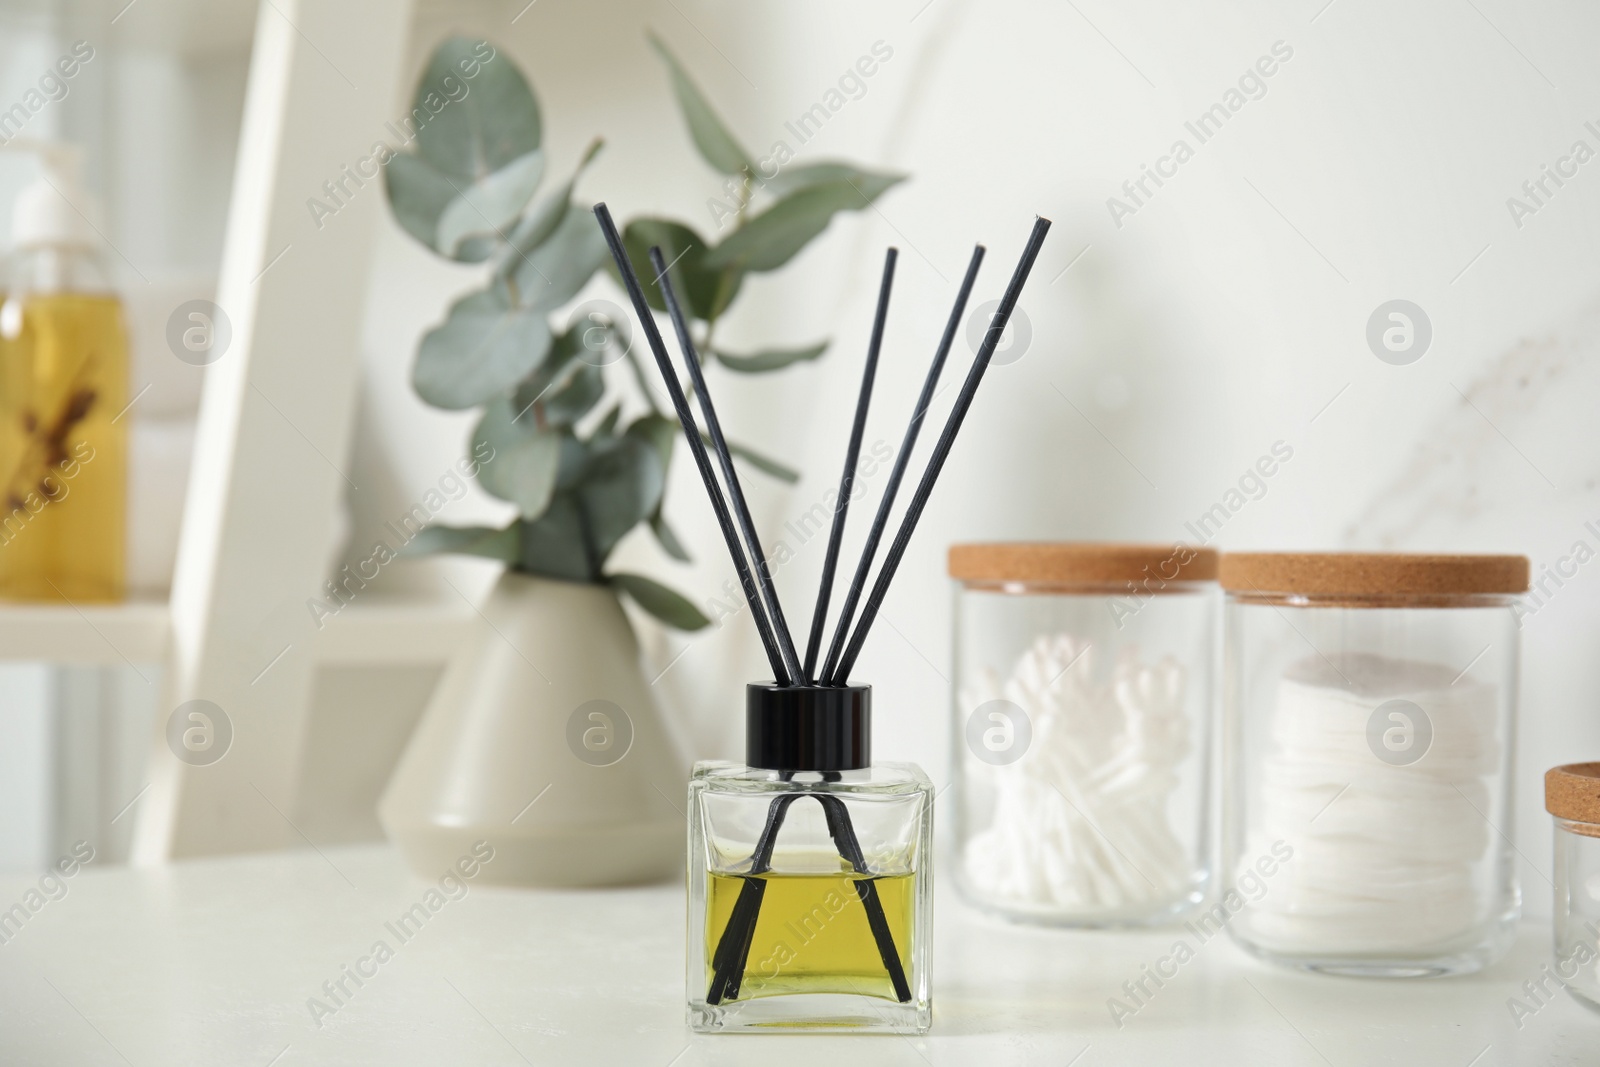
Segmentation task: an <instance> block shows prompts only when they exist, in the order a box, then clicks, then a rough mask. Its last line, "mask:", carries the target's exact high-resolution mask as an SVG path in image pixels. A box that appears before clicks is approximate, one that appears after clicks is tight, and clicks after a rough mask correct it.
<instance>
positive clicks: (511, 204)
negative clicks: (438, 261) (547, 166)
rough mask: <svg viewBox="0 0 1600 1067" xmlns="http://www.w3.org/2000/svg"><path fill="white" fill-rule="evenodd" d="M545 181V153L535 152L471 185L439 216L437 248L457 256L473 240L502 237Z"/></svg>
mask: <svg viewBox="0 0 1600 1067" xmlns="http://www.w3.org/2000/svg"><path fill="white" fill-rule="evenodd" d="M543 177H544V153H543V152H541V151H540V150H538V149H537V148H536V149H534V150H533V151H532V152H529V153H528V154H527V155H524V156H519V157H518V158H516V159H514V160H512V161H511V162H510V163H507V164H506V165H505V166H503V167H501V168H500V169H499V170H497V171H494V172H493V173H491V174H488V175H485V176H484V177H482V178H479V179H478V180H477V181H475V182H473V183H472V184H471V185H467V186H462V187H460V191H459V192H458V193H457V194H456V196H455V198H454V199H453V200H451V201H450V203H449V205H448V206H446V207H445V209H444V214H442V215H440V216H439V237H438V241H437V244H436V247H438V248H439V249H441V250H442V251H444V252H445V253H446V254H447V255H455V253H456V249H457V247H458V246H459V245H460V244H461V242H462V241H464V240H466V239H467V238H469V237H478V236H483V235H496V236H498V235H499V234H501V233H502V232H503V231H504V230H505V227H506V226H507V225H508V224H509V223H511V222H512V221H513V220H514V219H516V218H517V216H519V215H521V214H522V209H523V208H525V207H527V206H528V201H529V200H530V199H532V198H533V192H534V190H535V189H537V188H539V181H540V179H542V178H543Z"/></svg>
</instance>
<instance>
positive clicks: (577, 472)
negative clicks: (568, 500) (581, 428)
mask: <svg viewBox="0 0 1600 1067" xmlns="http://www.w3.org/2000/svg"><path fill="white" fill-rule="evenodd" d="M588 465H589V446H588V444H587V443H585V442H583V441H580V440H578V438H577V435H575V434H573V433H572V432H571V430H570V429H569V430H568V431H567V432H566V433H563V434H562V435H561V461H560V463H559V465H558V466H557V469H556V492H558V493H562V492H565V491H567V490H568V489H571V488H573V487H574V486H576V485H577V484H578V483H579V482H580V481H582V480H583V471H584V468H585V467H587V466H588Z"/></svg>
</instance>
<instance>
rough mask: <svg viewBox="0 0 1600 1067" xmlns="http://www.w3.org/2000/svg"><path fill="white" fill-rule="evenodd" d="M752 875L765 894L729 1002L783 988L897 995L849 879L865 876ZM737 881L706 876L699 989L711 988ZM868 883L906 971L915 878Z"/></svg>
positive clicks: (788, 990) (907, 876)
mask: <svg viewBox="0 0 1600 1067" xmlns="http://www.w3.org/2000/svg"><path fill="white" fill-rule="evenodd" d="M756 877H757V878H759V879H760V880H761V881H763V882H765V883H766V891H765V893H764V894H763V896H762V898H761V911H760V912H759V915H758V917H757V919H756V928H755V935H754V936H753V937H752V938H751V940H750V954H749V956H748V957H747V959H746V960H745V970H744V975H743V978H742V979H741V982H740V986H739V995H738V998H737V999H739V1000H749V999H751V998H753V997H771V996H777V995H779V994H785V993H855V994H859V995H861V996H872V997H881V998H883V999H885V1000H890V1001H895V1000H897V999H898V998H897V997H896V996H895V991H894V985H893V983H892V982H891V981H890V978H889V974H888V971H887V970H886V969H885V968H884V965H883V958H882V957H881V956H880V955H879V954H878V944H877V942H876V941H875V940H874V939H873V937H872V930H871V928H870V927H869V926H868V924H867V912H866V908H865V906H863V905H862V903H861V897H860V896H859V895H858V893H857V891H856V883H858V882H861V881H865V880H868V878H867V876H865V875H860V874H856V873H854V872H850V871H841V872H839V873H837V874H831V873H811V874H782V873H777V872H769V873H767V874H761V875H757V876H756ZM745 880H746V879H745V877H744V876H742V875H736V874H717V873H710V874H708V875H707V876H706V881H707V893H708V895H709V899H708V901H707V904H706V957H705V958H706V960H707V966H706V978H705V985H704V986H703V987H702V989H709V988H710V986H711V980H712V976H713V974H714V968H713V967H712V966H711V964H710V961H711V960H712V959H713V958H714V956H715V955H716V951H717V946H718V945H719V944H720V943H721V941H722V933H723V930H724V929H725V928H726V927H727V925H728V920H729V919H730V918H732V916H733V908H734V903H735V902H736V901H737V900H738V899H739V894H740V892H741V891H742V890H743V889H744V884H745ZM870 880H871V881H872V882H874V883H876V885H877V887H878V899H879V900H880V901H881V902H882V904H883V912H884V919H885V921H886V923H887V925H888V928H889V933H890V935H891V936H892V937H893V938H894V946H895V951H896V953H897V954H898V955H899V957H900V966H901V967H902V968H903V969H904V971H905V973H907V974H910V973H911V933H912V930H913V929H914V927H915V923H914V918H915V909H916V875H914V874H896V875H884V876H880V877H874V878H871V879H870Z"/></svg>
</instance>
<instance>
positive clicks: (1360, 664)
mask: <svg viewBox="0 0 1600 1067" xmlns="http://www.w3.org/2000/svg"><path fill="white" fill-rule="evenodd" d="M1221 580H1222V587H1223V589H1224V591H1225V593H1226V596H1227V602H1226V609H1225V615H1226V637H1225V643H1226V647H1227V650H1228V651H1227V657H1226V660H1227V666H1226V672H1225V696H1224V708H1225V713H1226V716H1227V726H1226V728H1225V729H1226V733H1225V743H1224V746H1223V748H1224V759H1225V761H1226V768H1225V772H1224V788H1225V795H1224V800H1223V811H1224V819H1223V856H1224V859H1223V863H1224V874H1225V877H1226V883H1225V884H1226V886H1227V889H1228V892H1227V893H1226V894H1225V895H1224V897H1223V900H1222V903H1221V905H1219V906H1220V907H1222V908H1223V910H1224V913H1223V914H1219V915H1217V916H1216V918H1217V920H1218V921H1219V922H1221V923H1225V924H1226V925H1227V927H1228V930H1229V931H1230V933H1231V934H1232V936H1233V938H1234V940H1235V941H1237V942H1238V943H1239V944H1240V945H1242V946H1243V947H1244V948H1246V949H1247V950H1249V951H1250V952H1253V953H1255V954H1256V955H1258V956H1261V957H1264V958H1266V959H1270V960H1273V961H1275V962H1278V963H1284V964H1288V965H1291V966H1298V967H1303V968H1306V969H1310V970H1317V971H1323V972H1328V973H1334V974H1347V975H1361V976H1382V977H1422V976H1433V975H1443V974H1456V973H1466V972H1470V971H1475V970H1478V969H1480V968H1482V967H1484V966H1486V965H1487V964H1489V963H1490V962H1491V961H1493V960H1494V959H1496V958H1498V957H1499V956H1500V955H1501V954H1502V953H1504V951H1505V950H1506V949H1507V948H1508V947H1509V946H1510V944H1511V941H1512V939H1513V936H1514V928H1515V925H1516V921H1517V918H1518V915H1519V914H1520V908H1521V898H1520V896H1519V894H1518V889H1517V883H1516V879H1515V876H1514V872H1513V868H1512V850H1511V845H1510V842H1509V841H1508V840H1507V839H1506V836H1505V834H1504V833H1503V832H1502V828H1507V827H1509V826H1510V825H1511V813H1512V754H1513V752H1514V750H1515V718H1516V716H1515V712H1516V693H1517V664H1518V647H1519V646H1518V629H1517V620H1516V617H1515V614H1514V612H1513V610H1512V609H1513V607H1514V605H1515V604H1516V602H1517V594H1519V593H1522V592H1524V591H1526V590H1527V588H1528V561H1527V559H1526V558H1525V557H1523V556H1423V555H1393V554H1365V553H1328V554H1278V553H1256V554H1231V553H1230V554H1228V555H1225V556H1224V557H1223V560H1222V569H1221Z"/></svg>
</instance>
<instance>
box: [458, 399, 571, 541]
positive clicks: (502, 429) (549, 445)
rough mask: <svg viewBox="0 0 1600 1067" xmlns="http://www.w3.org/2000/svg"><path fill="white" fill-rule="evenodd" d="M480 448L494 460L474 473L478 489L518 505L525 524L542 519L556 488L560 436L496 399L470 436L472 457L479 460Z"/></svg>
mask: <svg viewBox="0 0 1600 1067" xmlns="http://www.w3.org/2000/svg"><path fill="white" fill-rule="evenodd" d="M484 446H487V447H488V448H490V449H493V452H492V453H491V455H492V456H493V458H492V459H490V460H488V461H487V462H485V463H483V464H481V465H480V466H479V467H478V484H479V485H481V486H483V487H484V489H486V490H488V491H489V492H490V493H491V494H493V495H494V496H497V497H499V498H500V499H501V500H508V501H510V502H511V503H513V504H515V505H517V509H518V510H519V511H520V512H522V515H523V517H524V518H528V519H535V518H538V517H539V516H540V515H541V514H543V513H544V510H545V508H546V507H548V506H549V504H550V496H551V494H552V493H554V492H555V488H556V472H557V469H558V466H559V462H560V458H561V434H560V433H559V432H558V431H554V430H545V431H541V430H540V429H539V428H538V427H537V426H535V425H534V418H533V414H532V412H531V411H526V410H525V411H521V412H519V411H516V410H513V408H512V405H511V398H510V397H509V396H501V397H497V398H496V399H494V400H492V401H490V402H489V406H488V407H487V408H485V409H484V412H483V418H482V419H480V420H478V425H477V428H476V429H475V430H474V431H473V434H472V451H473V455H483V454H484V453H483V447H484Z"/></svg>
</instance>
